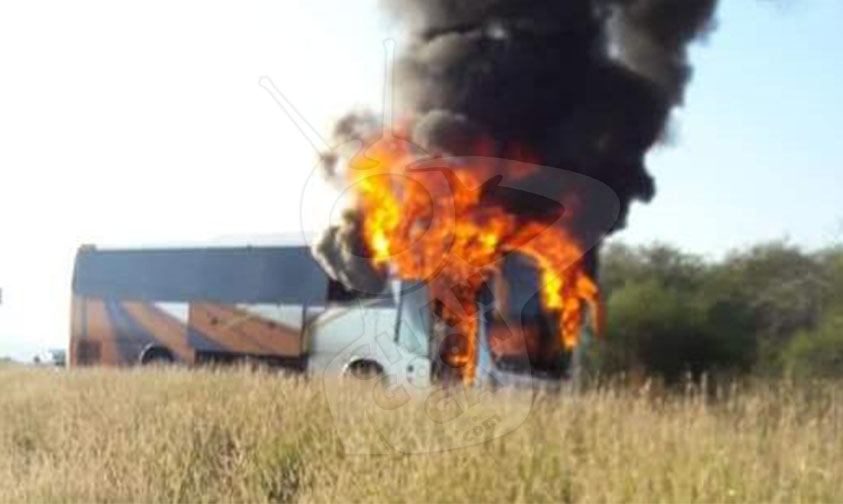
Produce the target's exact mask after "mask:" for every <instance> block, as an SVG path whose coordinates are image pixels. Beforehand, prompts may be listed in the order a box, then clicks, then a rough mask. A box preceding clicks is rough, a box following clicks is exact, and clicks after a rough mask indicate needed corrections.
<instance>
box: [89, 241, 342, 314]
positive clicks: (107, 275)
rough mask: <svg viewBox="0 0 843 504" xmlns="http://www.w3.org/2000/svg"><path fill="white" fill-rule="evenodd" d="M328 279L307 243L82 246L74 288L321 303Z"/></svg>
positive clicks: (108, 294) (139, 296)
mask: <svg viewBox="0 0 843 504" xmlns="http://www.w3.org/2000/svg"><path fill="white" fill-rule="evenodd" d="M327 283H328V280H327V277H326V276H325V274H324V273H323V272H322V269H321V268H320V267H319V265H318V264H317V263H316V261H315V260H314V259H313V258H312V257H311V255H310V251H309V250H308V248H307V247H256V248H252V247H244V248H206V249H157V250H107V251H100V250H96V249H82V250H80V251H79V253H78V254H77V258H76V267H75V272H74V280H73V290H74V293H75V294H77V295H79V296H84V297H92V298H101V299H133V300H146V301H173V302H176V301H181V302H186V301H194V300H204V301H216V302H222V303H283V304H309V305H323V304H325V295H326V291H327Z"/></svg>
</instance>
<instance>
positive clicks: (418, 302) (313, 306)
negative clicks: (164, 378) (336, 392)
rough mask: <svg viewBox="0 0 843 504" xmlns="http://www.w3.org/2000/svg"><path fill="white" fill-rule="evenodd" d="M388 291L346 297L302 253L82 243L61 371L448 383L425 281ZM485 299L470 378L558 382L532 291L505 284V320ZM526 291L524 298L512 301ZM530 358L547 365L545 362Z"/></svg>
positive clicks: (559, 359)
mask: <svg viewBox="0 0 843 504" xmlns="http://www.w3.org/2000/svg"><path fill="white" fill-rule="evenodd" d="M512 264H515V266H516V268H515V269H516V270H517V271H516V272H515V274H514V275H515V277H524V273H523V271H524V268H523V267H522V268H521V269H520V270H519V269H518V267H517V266H518V261H515V262H512ZM522 266H523V265H522ZM504 269H505V270H506V269H507V268H504ZM509 269H510V270H511V269H512V268H509ZM527 270H528V274H527V275H526V276H527V277H529V268H528V269H527ZM389 285H390V288H389V289H387V292H385V293H383V294H381V295H379V296H361V295H359V294H356V293H353V292H349V291H347V290H346V289H344V288H343V286H342V285H340V284H338V283H337V282H334V281H332V280H331V279H329V277H327V276H326V275H325V273H324V272H323V270H322V269H321V268H320V266H319V265H318V263H317V262H316V261H315V259H314V258H313V257H312V256H311V254H310V251H309V249H308V248H307V247H305V246H272V247H266V246H261V247H214V248H180V249H175V248H174V249H133V250H126V249H124V250H100V249H97V248H94V247H91V246H85V247H82V248H80V249H79V251H78V253H77V257H76V263H75V268H74V276H73V296H72V315H71V338H70V348H69V353H70V358H69V361H68V363H69V365H70V366H87V365H111V366H130V365H138V364H150V363H157V362H179V363H184V364H203V363H213V362H232V361H237V360H241V359H250V360H258V361H261V362H265V363H268V364H273V365H278V366H282V367H285V368H288V369H292V370H297V371H302V372H308V373H319V372H326V373H348V372H352V371H358V370H365V371H367V372H371V371H375V372H377V373H380V374H383V375H385V376H386V377H387V378H388V379H389V380H390V381H393V382H407V383H412V384H414V385H416V386H423V385H426V384H429V383H431V382H432V381H443V380H446V379H447V377H448V376H449V373H448V369H447V366H446V365H444V360H443V359H442V352H443V349H442V348H441V344H440V343H439V342H441V339H442V338H441V337H438V335H437V331H441V329H437V327H439V326H440V324H437V323H436V320H437V319H436V315H435V310H434V309H432V308H431V304H430V301H429V299H428V296H427V290H426V288H425V286H424V284H423V283H418V284H415V285H409V284H402V283H399V282H390V283H389ZM487 290H488V292H487V293H486V294H485V295H484V296H481V303H483V306H484V309H481V310H478V317H480V320H479V321H478V322H479V324H478V327H480V331H479V335H478V337H479V339H480V344H479V345H478V355H477V359H478V362H477V367H478V370H479V371H481V373H479V374H478V378H479V380H478V381H479V382H483V381H489V380H492V381H494V382H495V383H498V384H518V383H519V382H521V381H524V380H525V379H535V378H537V377H538V378H540V379H549V380H557V381H558V379H559V378H562V377H563V376H565V372H564V371H565V369H567V360H566V357H565V356H564V355H562V354H558V352H555V351H551V352H548V351H547V350H546V349H545V348H542V347H541V345H539V346H538V347H537V346H536V345H535V344H530V340H536V341H538V340H543V341H555V340H556V338H553V337H552V336H549V335H548V334H550V333H552V331H549V329H547V324H542V323H538V322H537V321H540V320H543V316H542V315H541V311H540V310H539V309H538V308H537V307H536V303H537V301H536V299H537V296H535V295H532V296H531V295H529V294H531V291H535V289H530V288H524V289H521V288H518V284H517V282H516V283H512V282H510V285H509V289H508V291H509V292H508V295H507V300H508V305H509V312H510V313H509V314H508V315H507V314H506V313H502V311H501V310H500V309H499V307H498V306H497V305H496V302H495V299H494V295H493V294H492V291H493V290H495V289H487ZM522 291H523V292H526V293H527V294H528V295H527V296H526V297H525V296H520V297H519V293H520V292H522ZM531 303H532V304H531ZM504 311H506V310H504ZM513 319H518V320H516V321H515V322H514V323H513ZM541 327H545V329H541ZM537 331H538V332H542V331H544V333H548V334H545V335H544V336H541V337H540V336H539V335H538V332H537ZM439 336H441V335H439ZM513 336H514V337H513ZM525 338H527V339H526V340H525ZM537 348H538V350H537ZM536 352H538V353H539V354H543V355H554V356H555V357H554V358H553V359H551V361H552V362H551V363H550V364H549V365H548V364H547V363H541V362H539V361H538V360H536V359H535V358H534V355H533V354H536ZM557 354H558V355H557ZM545 360H546V359H545ZM534 362H535V363H538V364H540V365H535V366H534Z"/></svg>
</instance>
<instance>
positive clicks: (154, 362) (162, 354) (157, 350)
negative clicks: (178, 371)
mask: <svg viewBox="0 0 843 504" xmlns="http://www.w3.org/2000/svg"><path fill="white" fill-rule="evenodd" d="M175 362H176V359H175V358H174V357H173V353H172V352H170V350H168V349H167V348H164V347H160V346H151V347H147V348H146V349H144V351H143V352H142V353H141V356H140V363H141V365H142V366H169V365H171V364H173V363H175Z"/></svg>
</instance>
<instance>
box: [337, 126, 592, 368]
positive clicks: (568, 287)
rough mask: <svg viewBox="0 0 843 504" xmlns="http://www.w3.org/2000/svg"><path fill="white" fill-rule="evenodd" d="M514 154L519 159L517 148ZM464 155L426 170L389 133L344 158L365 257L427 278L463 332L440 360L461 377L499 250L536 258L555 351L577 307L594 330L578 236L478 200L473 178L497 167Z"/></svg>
mask: <svg viewBox="0 0 843 504" xmlns="http://www.w3.org/2000/svg"><path fill="white" fill-rule="evenodd" d="M477 152H478V155H484V154H486V153H490V152H491V149H490V148H489V144H488V143H486V144H485V145H479V146H478V148H477ZM516 152H517V154H518V155H519V157H520V158H521V159H524V160H526V156H525V155H524V154H523V151H522V150H521V149H517V150H516ZM465 159H467V160H468V161H466V162H464V163H458V164H457V165H456V166H452V165H449V163H448V161H447V160H443V162H442V166H441V167H440V169H431V166H432V165H431V164H430V163H423V164H422V165H419V158H418V157H417V156H416V155H415V154H414V152H413V147H412V146H411V145H410V144H409V143H407V142H403V141H401V140H400V139H398V138H395V137H390V138H386V139H382V140H379V141H377V142H374V143H373V144H372V145H370V146H369V148H368V149H366V150H365V154H363V155H360V156H358V157H357V158H355V159H354V160H352V163H351V166H350V167H351V169H350V170H349V179H350V182H351V184H352V185H351V187H352V188H353V191H354V194H355V196H356V200H357V201H356V203H357V205H358V208H359V209H360V210H361V213H362V215H363V234H364V238H365V240H366V243H367V245H368V247H369V249H370V251H371V253H372V257H371V261H372V263H373V264H374V265H375V266H378V267H381V268H388V267H391V268H392V269H393V271H394V273H395V274H396V275H397V276H398V277H400V278H402V279H405V280H422V281H426V282H427V285H428V290H429V292H430V296H431V298H432V300H433V301H435V302H436V305H437V306H439V307H440V308H441V314H440V315H441V318H442V319H443V321H444V322H446V323H447V324H448V325H450V326H451V327H453V328H454V329H455V330H456V331H458V333H459V334H460V335H462V337H463V338H464V345H462V346H461V347H460V348H459V350H458V352H457V353H456V354H455V355H452V356H451V357H450V362H449V363H450V364H451V365H454V366H456V367H458V368H459V369H460V374H461V376H462V378H463V381H464V382H466V383H470V382H472V381H473V379H474V374H475V364H476V363H475V351H476V334H477V303H476V301H477V300H476V296H477V292H478V290H479V288H480V287H481V286H482V284H483V282H485V281H486V280H487V279H488V278H490V277H491V276H492V275H494V274H496V273H497V272H498V268H499V264H500V259H501V258H502V257H503V256H504V255H505V254H506V253H508V252H512V251H515V250H517V251H519V252H520V253H521V254H524V255H526V256H528V257H531V258H532V259H533V260H534V261H535V262H536V264H537V265H538V267H539V270H540V272H541V284H542V285H541V301H542V305H543V307H544V309H545V310H547V311H549V312H555V313H557V314H558V318H559V338H560V343H561V345H562V347H563V348H565V349H568V350H570V349H573V348H574V347H575V346H576V345H577V342H578V340H579V333H580V328H581V326H582V322H583V316H584V311H585V308H586V307H589V308H590V309H591V310H592V313H593V314H595V316H593V317H592V321H593V324H594V329H595V332H596V333H598V334H599V333H600V331H601V327H600V326H601V323H600V321H601V319H602V315H601V306H600V302H599V292H598V288H597V284H596V283H595V282H594V280H593V279H592V278H590V277H589V276H588V274H587V273H586V271H585V268H584V266H583V264H582V260H581V259H582V257H583V255H584V252H585V251H584V250H583V249H582V247H581V246H580V244H579V243H578V241H577V240H575V239H574V238H573V237H572V236H571V235H570V234H569V232H568V231H566V230H565V228H564V227H562V226H558V225H557V226H552V225H549V224H548V223H547V222H542V221H538V220H532V221H531V220H525V218H524V217H523V216H519V215H517V214H513V213H509V212H507V211H506V210H505V209H504V208H502V207H501V206H500V205H495V204H493V203H490V202H488V201H484V200H483V191H482V183H483V182H485V181H487V180H489V178H490V177H492V176H493V175H494V173H495V170H500V169H501V167H500V166H497V167H493V166H491V165H490V163H489V162H488V161H486V162H485V164H478V161H472V160H476V159H478V158H465ZM434 164H435V163H434ZM520 166H523V164H522V165H520ZM503 169H506V168H505V167H504V168H503ZM509 175H512V174H509ZM527 175H529V174H528V173H521V174H518V176H527Z"/></svg>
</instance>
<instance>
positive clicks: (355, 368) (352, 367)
mask: <svg viewBox="0 0 843 504" xmlns="http://www.w3.org/2000/svg"><path fill="white" fill-rule="evenodd" d="M345 376H350V377H352V378H356V379H358V380H364V381H366V380H371V379H373V378H377V379H381V380H382V379H383V378H384V377H385V376H386V374H385V373H384V371H383V367H382V366H381V365H380V364H378V363H377V362H375V361H370V360H359V361H354V362H352V363H351V364H349V365H348V367H347V368H346V369H345Z"/></svg>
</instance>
